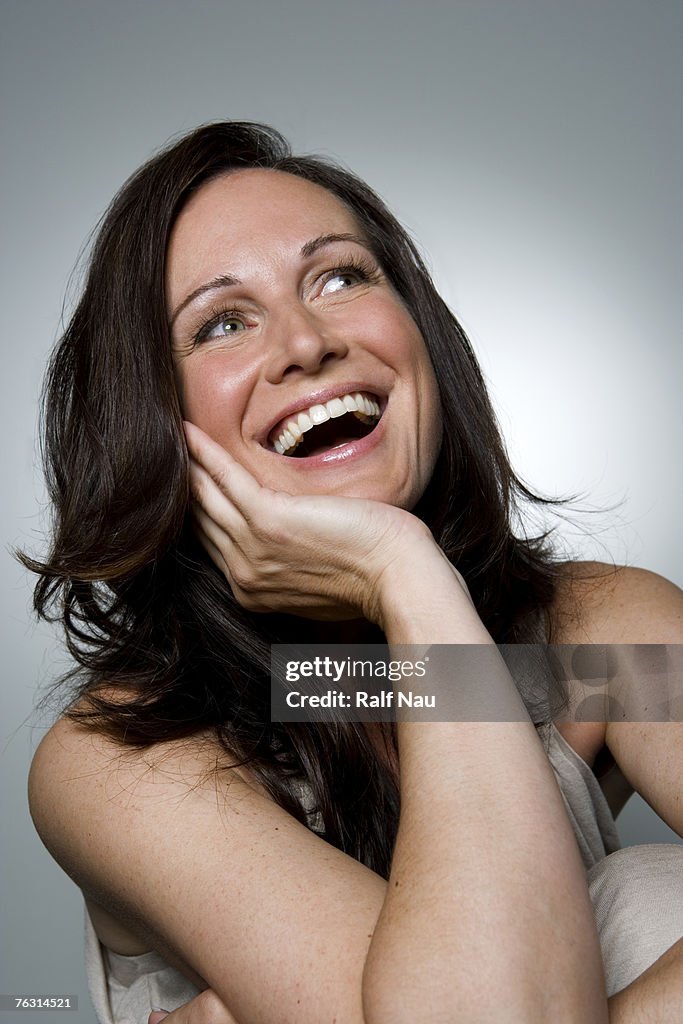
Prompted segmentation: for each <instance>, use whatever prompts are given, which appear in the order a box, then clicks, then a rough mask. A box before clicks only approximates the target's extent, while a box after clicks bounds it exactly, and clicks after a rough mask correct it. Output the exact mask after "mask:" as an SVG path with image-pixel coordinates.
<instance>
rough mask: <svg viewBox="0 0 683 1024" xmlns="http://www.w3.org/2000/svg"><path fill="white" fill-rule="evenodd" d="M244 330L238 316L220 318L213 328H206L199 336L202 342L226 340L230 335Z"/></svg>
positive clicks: (242, 322) (243, 325)
mask: <svg viewBox="0 0 683 1024" xmlns="http://www.w3.org/2000/svg"><path fill="white" fill-rule="evenodd" d="M243 330H245V324H244V321H243V320H240V318H239V317H238V316H224V317H221V319H220V320H218V321H217V322H216V323H214V324H213V326H208V327H207V328H206V329H205V330H204V331H203V332H202V334H201V339H202V340H203V341H207V340H210V341H215V340H216V339H217V338H227V337H229V336H230V335H231V334H237V333H238V332H239V331H243Z"/></svg>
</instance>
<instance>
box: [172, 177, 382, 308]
mask: <svg viewBox="0 0 683 1024" xmlns="http://www.w3.org/2000/svg"><path fill="white" fill-rule="evenodd" d="M328 233H329V234H345V233H347V234H353V235H357V236H359V237H361V238H363V237H364V233H363V232H362V229H361V228H360V226H359V224H358V221H357V220H356V218H355V217H354V215H353V214H352V212H351V211H350V209H349V208H348V207H347V206H346V205H345V204H344V203H343V202H342V201H341V200H340V199H338V198H337V196H335V195H333V194H332V193H331V192H329V191H328V190H327V189H325V188H323V187H322V186H320V185H317V184H314V183H313V182H310V181H306V180H305V179H304V178H300V177H298V176H296V175H293V174H288V173H286V172H284V171H276V170H270V169H265V168H248V169H242V170H238V171H231V172H229V173H226V174H222V175H220V176H219V177H216V178H213V179H212V180H211V181H209V182H207V183H206V184H205V185H203V186H202V187H201V188H199V189H198V190H197V192H196V193H194V195H193V196H192V197H191V198H190V199H189V200H188V202H187V203H186V205H185V206H184V207H183V209H182V210H181V212H180V214H179V216H178V218H177V220H176V222H175V224H174V226H173V229H172V232H171V236H170V240H169V245H168V252H167V262H166V266H167V291H168V298H169V301H170V303H171V305H173V303H174V302H175V301H177V300H178V298H179V295H178V292H179V291H182V290H187V289H188V288H190V289H191V288H193V287H197V286H198V285H199V284H201V282H202V281H203V280H206V279H207V277H211V276H212V275H215V274H216V273H226V272H227V273H230V272H233V273H237V274H239V268H240V267H242V268H245V269H246V268H247V267H248V266H249V264H250V263H251V262H252V261H253V260H264V259H272V260H278V259H280V258H283V259H287V258H290V257H291V256H292V255H294V254H295V253H299V252H300V250H301V247H302V246H304V245H305V244H306V243H307V242H310V241H312V240H313V239H315V238H318V237H320V236H321V235H324V234H328ZM228 264H229V265H228Z"/></svg>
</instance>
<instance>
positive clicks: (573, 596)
mask: <svg viewBox="0 0 683 1024" xmlns="http://www.w3.org/2000/svg"><path fill="white" fill-rule="evenodd" d="M548 616H549V627H550V628H549V639H550V642H551V643H552V644H567V645H571V646H573V645H577V644H600V645H609V644H625V645H632V644H666V643H682V642H683V592H682V591H681V590H680V589H679V588H678V587H677V586H675V585H674V584H673V583H671V582H670V581H669V580H667V579H665V578H664V577H663V576H660V575H658V574H657V573H654V572H650V571H649V570H647V569H640V568H633V567H630V566H623V565H611V564H608V563H605V562H578V561H577V562H566V563H564V564H563V566H562V567H561V574H560V578H559V582H558V585H557V587H556V592H555V596H554V600H553V602H552V604H551V606H550V608H549V609H548ZM556 726H557V728H558V729H559V731H560V732H561V733H562V735H563V736H564V738H565V740H567V742H568V743H569V744H570V745H571V746H572V747H573V748H574V750H575V751H576V752H577V753H578V754H579V755H580V756H581V757H582V758H583V760H584V761H586V763H587V764H589V765H590V766H591V767H592V766H593V765H594V764H595V763H596V759H597V758H598V755H599V754H600V752H601V751H602V750H603V748H604V747H605V743H606V738H607V723H606V722H605V721H601V722H574V721H563V722H557V723H556Z"/></svg>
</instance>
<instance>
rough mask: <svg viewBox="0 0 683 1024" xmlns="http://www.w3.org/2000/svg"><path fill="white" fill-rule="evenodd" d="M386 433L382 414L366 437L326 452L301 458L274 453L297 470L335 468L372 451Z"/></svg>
mask: <svg viewBox="0 0 683 1024" xmlns="http://www.w3.org/2000/svg"><path fill="white" fill-rule="evenodd" d="M343 393H344V392H342V394H343ZM332 397H334V396H332ZM384 433H385V423H384V416H382V417H381V418H380V419H379V420H378V422H377V426H376V427H374V428H373V429H372V430H371V431H370V433H369V434H366V435H365V437H359V438H357V439H356V440H354V441H346V442H345V444H340V445H339V446H338V447H337V448H330V449H328V451H326V452H320V453H319V454H317V455H306V456H302V457H300V458H296V457H295V456H291V455H289V456H287V455H278V454H277V452H272V454H273V455H275V457H276V458H278V459H283V460H286V461H287V463H288V464H291V465H292V466H294V467H295V468H296V469H297V470H299V469H300V470H304V471H305V470H309V469H311V470H312V469H324V468H326V467H328V466H329V467H330V468H334V467H338V466H340V465H342V464H344V463H346V462H348V461H349V460H351V459H355V458H357V457H360V456H363V455H366V454H367V453H368V452H370V451H372V449H373V448H374V447H375V446H376V445H378V444H379V442H380V441H381V440H382V438H383V436H384Z"/></svg>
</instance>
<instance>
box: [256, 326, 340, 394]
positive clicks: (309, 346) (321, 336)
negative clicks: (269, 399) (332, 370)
mask: <svg viewBox="0 0 683 1024" xmlns="http://www.w3.org/2000/svg"><path fill="white" fill-rule="evenodd" d="M271 328H272V330H271V338H270V341H269V345H268V349H269V352H268V361H267V369H266V378H267V380H268V381H269V383H271V384H278V383H280V381H282V380H284V378H285V377H288V376H291V375H292V374H294V373H297V372H302V373H307V374H315V373H317V371H318V370H319V369H320V368H321V367H322V366H323V364H325V365H327V364H328V363H331V362H332V361H333V360H334V359H343V358H344V356H345V355H346V354H347V352H348V345H347V344H346V342H345V341H344V340H343V338H341V337H340V336H339V334H338V332H336V331H335V330H333V329H330V326H329V325H323V324H322V323H321V322H320V320H319V319H318V318H317V317H316V316H314V315H313V314H311V313H308V312H307V311H306V310H304V309H295V310H292V309H290V310H289V311H288V312H287V313H286V314H284V315H282V316H280V317H278V319H277V322H274V323H273V324H272V325H271Z"/></svg>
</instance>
